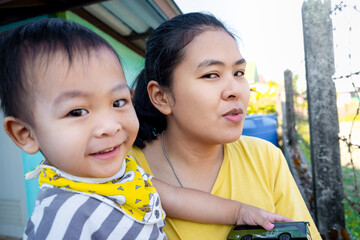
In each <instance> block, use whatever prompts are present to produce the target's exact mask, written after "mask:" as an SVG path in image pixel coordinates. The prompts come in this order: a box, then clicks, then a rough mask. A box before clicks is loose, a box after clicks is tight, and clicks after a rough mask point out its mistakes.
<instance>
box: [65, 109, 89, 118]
mask: <svg viewBox="0 0 360 240" xmlns="http://www.w3.org/2000/svg"><path fill="white" fill-rule="evenodd" d="M88 113H89V112H88V111H87V110H85V109H75V110H72V111H71V112H69V113H68V116H70V117H81V116H85V115H86V114H88Z"/></svg>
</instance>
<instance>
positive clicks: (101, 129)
mask: <svg viewBox="0 0 360 240" xmlns="http://www.w3.org/2000/svg"><path fill="white" fill-rule="evenodd" d="M121 129H122V126H121V124H120V122H119V121H117V120H116V119H115V118H113V117H110V116H108V117H103V118H99V119H98V120H97V124H96V128H95V130H94V134H95V136H96V137H105V136H113V135H115V134H116V133H117V132H119V131H120V130H121Z"/></svg>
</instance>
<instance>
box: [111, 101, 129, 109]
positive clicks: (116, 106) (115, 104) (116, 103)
mask: <svg viewBox="0 0 360 240" xmlns="http://www.w3.org/2000/svg"><path fill="white" fill-rule="evenodd" d="M125 103H126V101H125V100H124V99H119V100H116V101H115V102H114V103H113V107H115V108H119V107H122V106H124V105H125Z"/></svg>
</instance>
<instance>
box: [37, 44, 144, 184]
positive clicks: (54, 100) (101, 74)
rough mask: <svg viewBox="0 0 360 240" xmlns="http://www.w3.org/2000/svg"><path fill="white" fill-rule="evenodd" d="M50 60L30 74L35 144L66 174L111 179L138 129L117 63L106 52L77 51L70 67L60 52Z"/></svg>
mask: <svg viewBox="0 0 360 240" xmlns="http://www.w3.org/2000/svg"><path fill="white" fill-rule="evenodd" d="M49 59H50V61H49V63H46V64H47V65H46V64H42V66H43V67H42V68H40V69H39V71H38V72H36V73H35V74H34V75H35V81H36V89H35V94H34V95H35V104H34V105H33V106H34V107H33V120H34V124H33V125H34V126H32V127H31V133H32V134H33V137H34V138H35V140H36V143H37V145H38V146H39V148H40V150H41V152H42V153H43V154H44V156H45V158H46V159H47V160H48V162H50V164H51V165H54V166H55V167H57V168H59V169H61V170H62V171H65V172H67V173H69V174H72V175H75V176H79V177H92V178H105V177H111V176H113V175H115V174H116V173H117V172H118V171H119V170H120V168H121V165H122V163H123V160H124V157H125V155H126V153H127V151H128V150H129V148H130V147H131V146H132V144H133V142H134V140H135V137H136V134H137V131H138V127H139V123H138V120H137V118H136V114H135V111H134V109H133V106H132V103H131V95H130V91H129V89H128V87H127V84H126V80H125V77H124V73H123V70H122V68H121V65H120V63H119V61H118V59H117V58H116V57H115V56H114V54H113V53H111V52H110V51H108V50H106V49H101V50H100V51H97V52H94V51H90V52H89V53H82V52H81V53H79V52H76V54H75V56H74V58H73V60H72V62H71V63H69V61H68V60H67V56H65V55H64V54H63V53H61V52H60V51H59V52H57V53H56V54H54V55H53V56H50V57H49ZM44 65H45V66H44Z"/></svg>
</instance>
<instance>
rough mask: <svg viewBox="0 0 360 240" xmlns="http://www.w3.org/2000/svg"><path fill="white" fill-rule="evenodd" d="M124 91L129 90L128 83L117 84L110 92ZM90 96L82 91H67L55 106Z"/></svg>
mask: <svg viewBox="0 0 360 240" xmlns="http://www.w3.org/2000/svg"><path fill="white" fill-rule="evenodd" d="M122 89H129V87H128V85H127V84H126V83H119V84H117V85H116V86H115V87H114V88H112V89H111V90H110V92H116V91H118V90H122ZM88 96H89V94H88V93H86V92H84V91H80V90H70V91H66V92H64V93H62V94H60V95H59V96H58V97H57V98H56V99H55V100H54V104H55V105H56V104H59V103H60V102H62V101H64V100H65V99H68V98H75V97H88Z"/></svg>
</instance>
